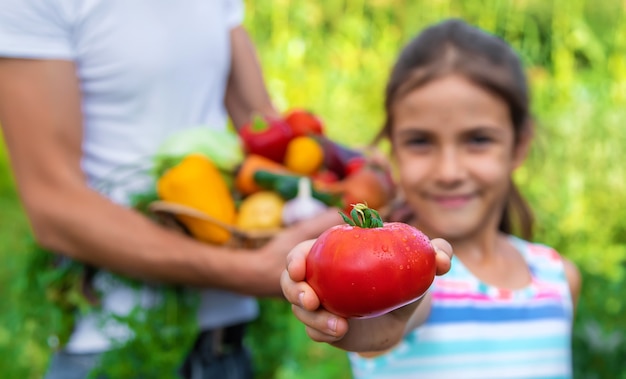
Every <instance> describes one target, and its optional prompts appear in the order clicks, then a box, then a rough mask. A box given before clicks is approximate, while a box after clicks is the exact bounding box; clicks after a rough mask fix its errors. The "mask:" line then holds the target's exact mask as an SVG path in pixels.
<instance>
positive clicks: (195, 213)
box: [148, 201, 282, 249]
mask: <svg viewBox="0 0 626 379" xmlns="http://www.w3.org/2000/svg"><path fill="white" fill-rule="evenodd" d="M148 211H149V212H150V214H151V215H152V216H153V218H154V219H155V220H156V221H157V222H158V223H159V224H161V225H163V226H165V227H167V228H170V229H174V230H177V231H178V232H181V233H184V234H186V235H191V234H190V233H189V230H187V228H186V227H185V226H184V225H183V224H182V223H181V222H180V221H179V220H178V218H177V217H176V216H178V215H185V216H189V217H195V218H198V219H200V220H204V221H208V222H211V223H213V224H215V225H218V226H220V227H222V228H224V229H226V230H228V231H229V232H230V234H231V238H230V240H229V241H228V242H226V243H225V244H224V245H223V246H227V247H237V248H248V249H255V248H259V247H262V246H263V245H265V244H266V243H267V242H268V241H269V240H270V239H272V237H274V236H275V235H276V234H277V233H278V232H280V231H281V230H282V229H281V228H275V229H268V230H242V229H239V228H237V227H236V226H233V225H229V224H226V223H224V222H222V221H220V220H217V219H215V218H213V217H211V216H209V215H207V214H206V213H204V212H202V211H199V210H197V209H195V208H191V207H188V206H185V205H182V204H177V203H171V202H166V201H154V202H152V203H150V205H149V206H148Z"/></svg>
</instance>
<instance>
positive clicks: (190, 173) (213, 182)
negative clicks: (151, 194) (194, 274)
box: [157, 154, 236, 244]
mask: <svg viewBox="0 0 626 379" xmlns="http://www.w3.org/2000/svg"><path fill="white" fill-rule="evenodd" d="M157 193H158V195H159V197H160V198H161V199H162V200H164V201H167V202H172V203H177V204H181V205H185V206H188V207H191V208H194V209H196V210H198V211H201V212H203V213H205V214H206V215H207V216H209V217H211V218H214V219H216V220H218V221H221V222H223V223H225V224H227V225H234V223H235V218H236V208H235V201H234V199H233V197H232V195H231V193H230V191H229V188H228V185H227V184H226V181H225V180H224V179H223V177H222V175H221V174H220V171H219V170H218V169H217V167H216V166H215V165H214V164H213V162H211V161H210V160H209V159H208V158H206V157H205V156H203V155H200V154H190V155H188V156H186V157H185V158H184V159H183V160H182V161H181V162H180V163H178V164H177V165H176V166H174V167H172V168H171V169H169V170H168V171H166V172H165V173H164V174H163V176H161V177H160V178H159V180H158V182H157ZM177 218H178V219H179V220H180V222H182V223H183V224H184V225H185V226H186V227H187V228H188V229H189V231H190V233H191V234H192V235H193V236H194V237H195V238H197V239H198V240H201V241H204V242H208V243H212V244H223V243H225V242H227V241H228V240H229V239H230V237H231V233H230V231H228V230H227V229H225V228H224V227H222V226H219V225H217V224H215V223H213V222H211V221H208V220H202V219H199V218H196V217H191V216H187V215H177Z"/></svg>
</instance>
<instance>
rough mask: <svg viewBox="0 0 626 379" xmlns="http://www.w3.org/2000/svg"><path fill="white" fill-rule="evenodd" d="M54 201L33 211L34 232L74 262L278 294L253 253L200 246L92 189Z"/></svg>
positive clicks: (158, 278)
mask: <svg viewBox="0 0 626 379" xmlns="http://www.w3.org/2000/svg"><path fill="white" fill-rule="evenodd" d="M53 199H54V201H48V202H47V203H48V204H47V205H45V204H44V205H40V208H39V211H33V212H31V213H32V214H31V219H32V220H33V227H34V230H35V234H36V237H37V238H38V240H39V241H40V243H42V245H44V246H45V247H47V248H49V249H51V250H54V251H57V252H59V253H62V254H65V255H67V256H69V257H71V258H73V259H76V260H79V261H82V262H86V263H89V264H92V265H94V266H97V267H103V268H106V269H108V270H111V271H113V272H116V273H120V274H123V275H127V276H130V277H134V278H138V279H144V280H149V281H159V282H171V283H178V284H185V285H191V286H198V287H216V288H223V289H228V290H232V291H237V292H241V293H247V294H255V295H256V294H263V295H269V294H275V293H278V291H279V289H278V277H276V278H275V280H267V279H268V278H264V277H260V275H258V274H257V272H251V271H250V270H255V271H256V270H257V269H260V267H259V265H258V264H257V265H254V264H250V260H251V259H255V257H254V255H255V254H254V253H252V252H250V251H243V250H242V251H234V250H229V249H225V248H220V247H216V246H211V245H206V244H202V243H200V242H197V241H195V240H193V239H191V238H188V237H186V236H183V235H181V234H179V233H177V232H174V231H170V230H166V229H164V228H163V227H160V226H158V225H156V224H154V223H153V222H152V221H150V220H149V219H148V218H147V217H144V216H143V215H141V214H139V213H137V212H135V211H133V210H130V209H125V208H123V207H121V206H118V205H116V204H113V203H111V202H110V201H108V200H107V199H105V198H103V197H102V196H101V195H99V194H97V193H96V192H93V191H91V190H86V189H85V190H76V191H66V192H59V193H58V195H57V196H55V197H53ZM70 202H71V203H72V204H81V206H80V207H76V206H71V205H70V204H69V203H70ZM259 264H261V262H259Z"/></svg>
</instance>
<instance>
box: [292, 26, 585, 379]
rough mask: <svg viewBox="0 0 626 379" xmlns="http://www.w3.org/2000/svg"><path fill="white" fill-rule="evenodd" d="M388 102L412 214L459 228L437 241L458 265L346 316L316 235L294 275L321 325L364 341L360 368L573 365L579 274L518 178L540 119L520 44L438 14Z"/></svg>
mask: <svg viewBox="0 0 626 379" xmlns="http://www.w3.org/2000/svg"><path fill="white" fill-rule="evenodd" d="M385 107H386V114H387V119H386V122H385V125H384V128H383V129H382V131H381V133H380V137H381V138H389V140H390V142H391V146H392V158H393V162H394V163H395V164H396V165H397V168H398V174H399V184H400V188H401V190H402V192H403V193H404V198H405V202H406V207H405V209H408V210H410V211H411V214H410V215H409V217H407V218H405V219H403V220H402V221H405V222H407V223H409V224H411V225H413V226H415V227H417V228H418V229H420V230H422V231H423V232H424V233H426V235H428V236H429V237H430V238H435V237H437V238H443V239H445V240H447V241H448V242H450V244H451V245H452V246H453V248H454V254H455V255H454V257H452V258H451V262H450V261H449V260H448V259H447V258H448V256H447V255H446V254H439V252H438V256H437V258H438V273H439V274H444V273H446V271H447V274H445V275H442V276H438V277H437V278H436V279H435V281H434V283H433V285H432V286H431V289H430V291H429V293H428V294H427V295H426V296H424V297H423V298H422V299H421V301H418V302H415V303H414V304H411V305H409V306H405V307H404V308H401V309H399V310H396V311H393V312H390V313H388V314H386V315H383V316H380V317H377V318H373V319H358V320H356V319H351V320H346V319H343V318H341V317H339V316H337V315H333V314H330V313H329V312H327V311H325V310H324V309H321V308H320V307H319V299H318V298H317V296H316V294H315V293H314V291H313V290H312V289H311V287H309V286H308V285H307V284H306V283H305V282H304V270H305V267H304V266H305V257H306V254H307V252H308V248H310V246H311V242H308V243H303V244H301V245H299V246H298V247H296V248H295V249H294V250H292V252H291V254H290V255H289V258H288V266H287V270H286V271H285V272H284V273H283V277H282V281H281V285H282V288H283V292H284V294H285V296H286V297H287V299H288V300H289V301H290V302H292V303H293V304H294V306H293V311H294V314H295V316H296V317H297V318H298V319H299V320H300V321H302V322H303V323H304V324H305V325H306V326H307V333H308V335H309V336H310V338H312V339H313V340H315V341H319V342H327V343H330V344H332V345H334V346H336V347H339V348H341V349H344V350H347V351H351V352H356V353H351V354H350V359H351V363H352V369H353V373H354V376H355V378H359V379H360V378H377V379H379V378H438V379H442V378H456V379H458V378H480V379H486V378H499V379H501V378H526V379H527V378H569V377H571V375H572V372H571V351H570V338H571V327H572V319H573V314H574V308H575V303H576V299H577V297H578V293H579V290H580V276H579V273H578V271H577V269H576V267H575V266H574V265H573V264H572V263H571V262H569V261H567V260H565V259H563V258H562V257H561V256H560V255H559V254H558V253H557V252H556V251H554V250H553V249H551V248H549V247H546V246H543V245H539V244H534V243H531V242H528V241H527V240H529V239H530V237H531V235H530V233H531V220H532V217H531V213H530V210H529V209H528V207H527V206H526V204H525V202H524V201H523V199H522V197H521V196H520V193H519V192H518V191H517V189H516V188H515V186H514V184H513V181H512V174H513V172H514V171H515V169H516V168H517V167H519V166H520V165H521V164H522V162H523V161H524V159H525V157H526V153H527V150H528V147H529V144H530V142H531V137H532V127H533V125H532V120H531V116H530V114H529V96H528V87H527V83H526V79H525V75H524V71H523V69H522V65H521V63H520V59H519V58H518V56H517V55H516V54H515V53H514V51H513V50H512V49H511V48H510V47H509V46H508V45H507V44H506V43H505V42H503V41H502V40H500V39H499V38H497V37H495V36H492V35H490V34H487V33H485V32H483V31H481V30H479V29H477V28H474V27H471V26H469V25H468V24H466V23H464V22H463V21H459V20H448V21H445V22H442V23H440V24H437V25H434V26H432V27H430V28H428V29H426V30H424V31H423V32H422V33H421V35H419V36H418V37H417V38H416V39H415V40H413V41H412V42H411V43H409V44H408V45H407V46H406V48H405V49H404V50H403V51H402V53H401V54H400V56H399V59H398V61H397V63H396V64H395V67H394V68H393V71H392V73H391V77H390V80H389V83H388V85H387V91H386V101H385ZM513 230H516V231H517V230H519V231H520V232H521V235H522V236H523V237H524V238H525V239H526V240H524V239H521V238H518V237H514V236H513V235H512V234H511V233H512V232H513ZM434 242H435V245H436V246H439V247H442V248H444V249H443V250H448V249H445V247H446V246H445V241H441V240H436V241H434ZM450 263H451V266H450ZM448 269H449V271H448Z"/></svg>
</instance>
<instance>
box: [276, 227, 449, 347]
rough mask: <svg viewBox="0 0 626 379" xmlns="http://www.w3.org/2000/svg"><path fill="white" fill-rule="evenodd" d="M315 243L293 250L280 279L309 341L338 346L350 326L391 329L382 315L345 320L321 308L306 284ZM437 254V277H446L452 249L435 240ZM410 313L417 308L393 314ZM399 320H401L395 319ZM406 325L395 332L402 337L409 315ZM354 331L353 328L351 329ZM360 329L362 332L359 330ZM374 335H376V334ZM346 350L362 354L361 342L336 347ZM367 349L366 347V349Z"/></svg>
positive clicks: (406, 307)
mask: <svg viewBox="0 0 626 379" xmlns="http://www.w3.org/2000/svg"><path fill="white" fill-rule="evenodd" d="M313 242H314V241H313V240H309V241H305V242H302V243H300V244H298V245H297V246H296V247H294V248H293V249H292V250H291V252H290V253H289V255H288V256H287V268H286V270H284V271H283V274H282V276H281V287H282V290H283V294H284V295H285V297H286V298H287V300H288V301H289V302H290V303H292V304H293V305H292V310H293V313H294V315H295V316H296V318H298V320H300V321H301V322H302V323H303V324H305V326H306V329H307V334H308V335H309V337H310V338H311V339H312V340H314V341H317V342H327V343H331V344H336V343H337V342H338V341H340V340H341V339H343V338H344V337H345V336H346V334H347V333H348V330H349V324H355V323H359V324H361V323H370V324H371V325H372V326H374V325H376V324H375V323H378V324H380V325H383V324H384V325H389V323H388V321H387V320H385V321H384V322H382V320H378V321H377V320H376V319H383V318H389V317H388V315H383V316H380V317H378V318H375V319H369V320H350V321H348V320H346V319H345V318H342V317H339V316H337V315H335V314H332V313H330V312H328V311H326V310H325V309H323V308H320V300H319V298H318V297H317V294H316V293H315V291H313V289H312V288H311V287H310V286H309V285H308V284H307V283H306V282H305V281H304V280H305V272H306V256H307V254H308V253H309V250H310V249H311V246H312V245H313ZM431 242H432V244H433V246H434V247H435V251H436V253H437V256H436V260H437V275H443V274H445V273H447V272H448V271H449V270H450V259H451V257H452V247H451V246H450V244H449V243H448V242H447V241H445V240H443V239H434V240H432V241H431ZM407 309H409V310H410V311H411V313H412V312H413V311H414V307H410V306H405V307H403V308H401V309H399V310H398V311H397V312H396V311H394V312H391V313H392V314H394V313H395V315H391V316H398V315H402V314H403V313H406V310H407ZM395 318H396V319H398V317H395ZM400 319H401V321H402V323H403V325H399V326H398V327H396V329H398V330H399V332H400V333H403V332H404V328H405V327H406V323H407V322H408V321H409V319H410V315H406V314H404V315H402V317H401V318H400ZM352 327H353V328H354V326H352ZM359 329H361V328H360V327H359ZM374 332H375V331H374ZM336 345H337V346H339V347H342V348H345V349H347V350H361V349H360V348H359V346H360V343H359V341H355V342H354V344H353V343H352V342H351V343H350V346H343V345H342V344H336ZM363 346H365V345H363Z"/></svg>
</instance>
